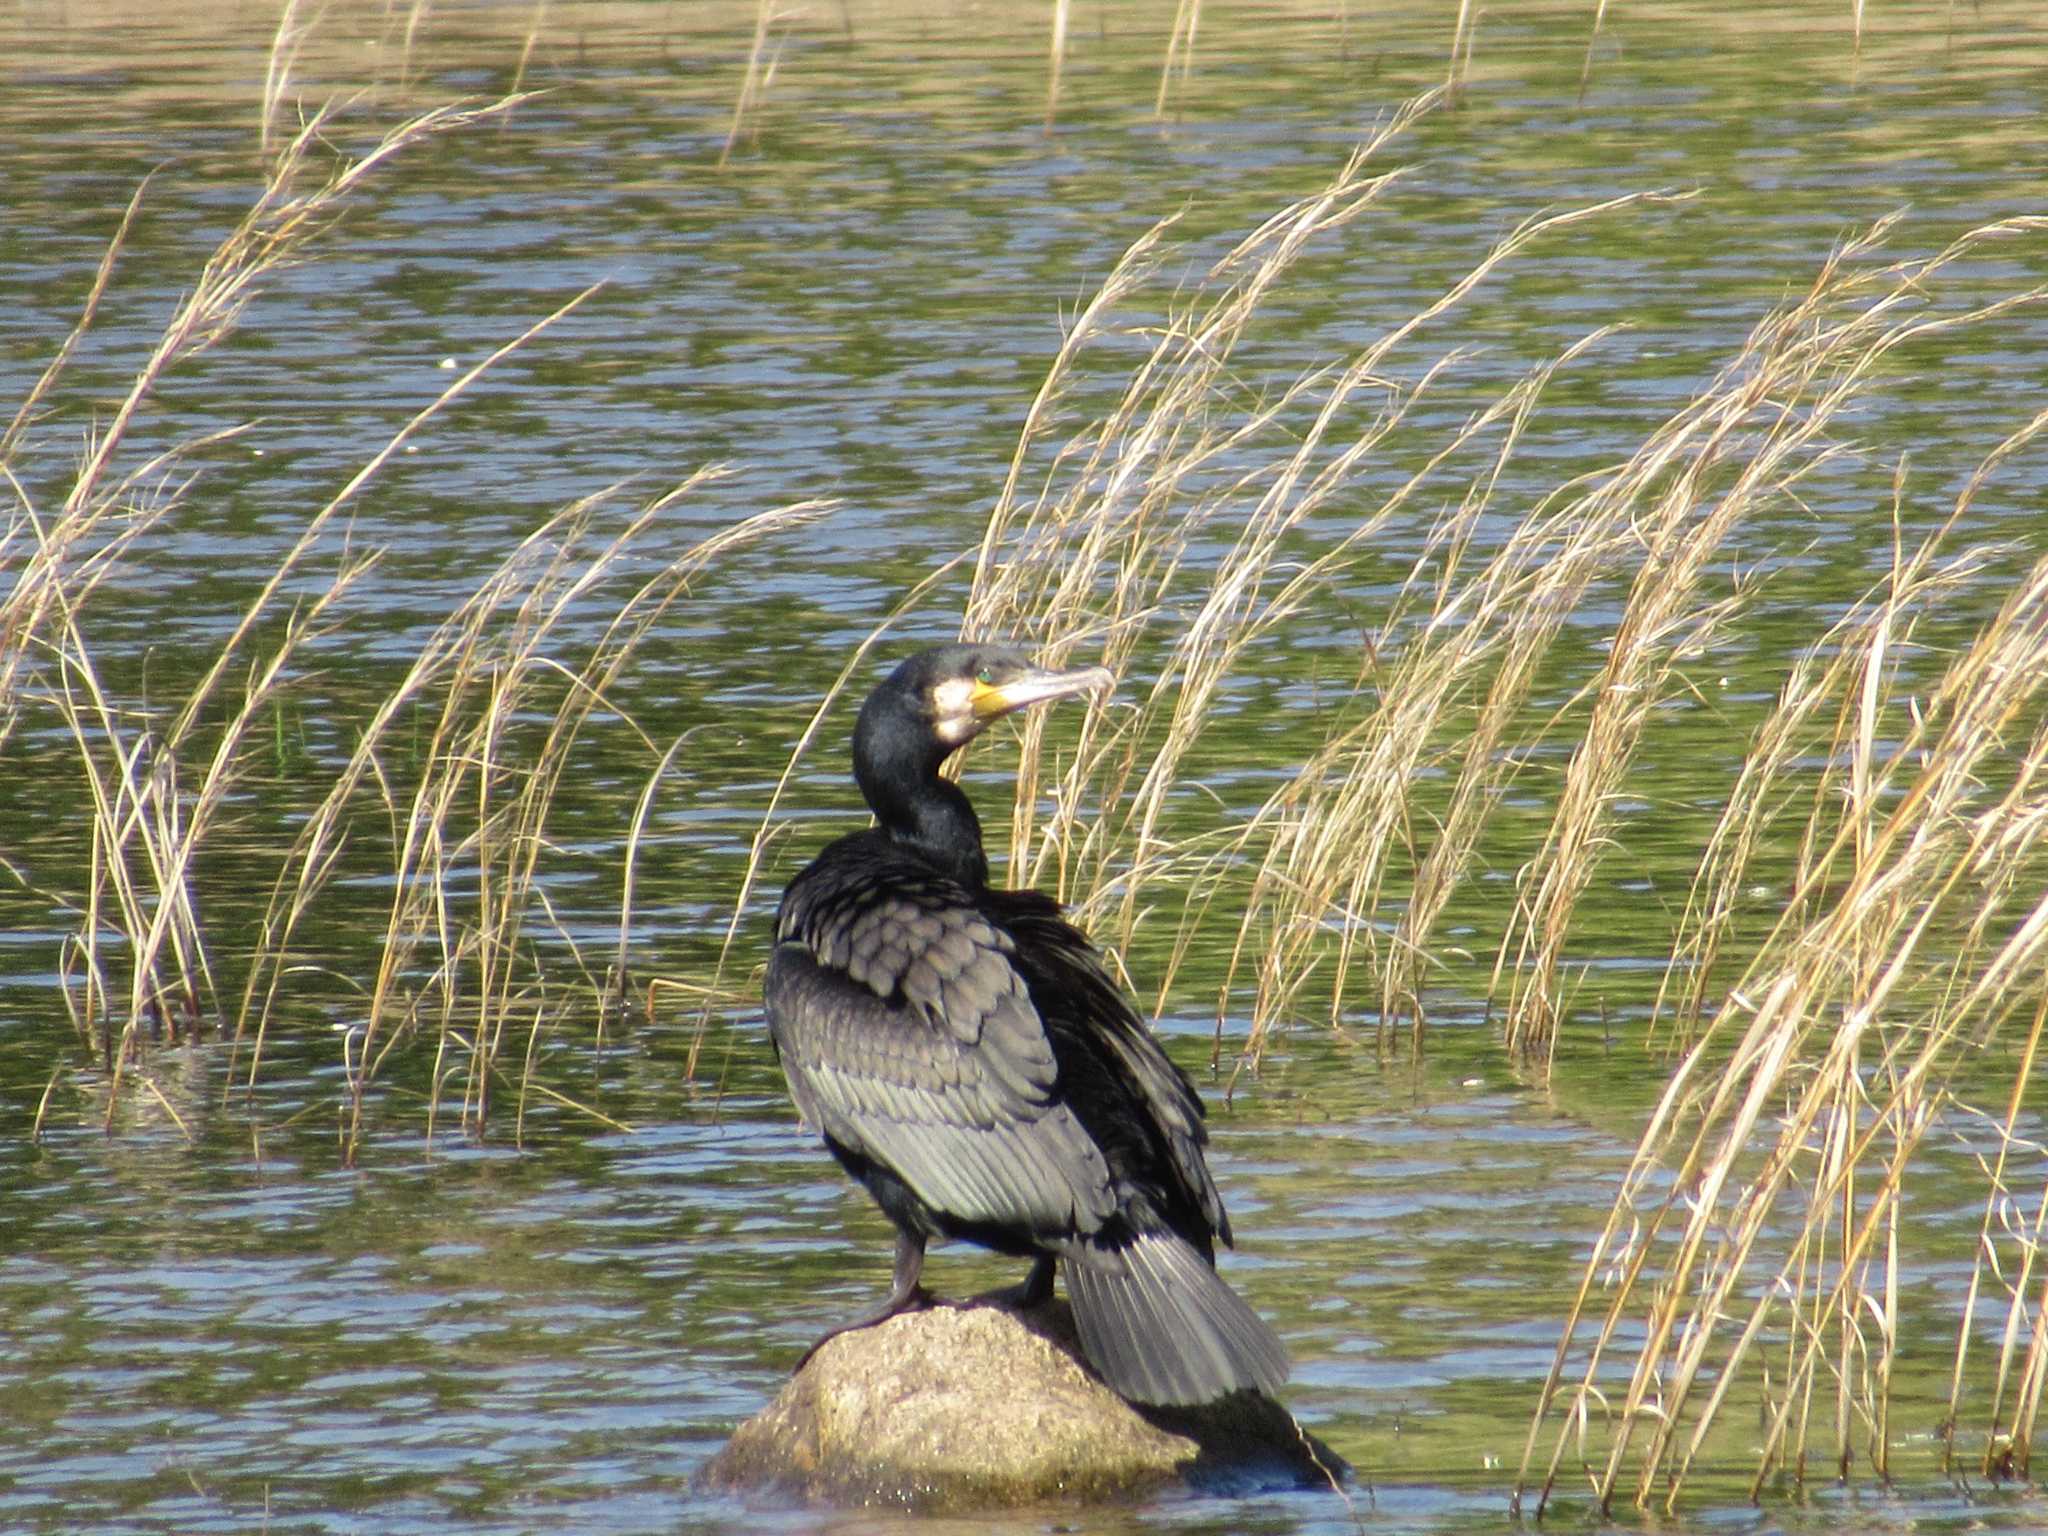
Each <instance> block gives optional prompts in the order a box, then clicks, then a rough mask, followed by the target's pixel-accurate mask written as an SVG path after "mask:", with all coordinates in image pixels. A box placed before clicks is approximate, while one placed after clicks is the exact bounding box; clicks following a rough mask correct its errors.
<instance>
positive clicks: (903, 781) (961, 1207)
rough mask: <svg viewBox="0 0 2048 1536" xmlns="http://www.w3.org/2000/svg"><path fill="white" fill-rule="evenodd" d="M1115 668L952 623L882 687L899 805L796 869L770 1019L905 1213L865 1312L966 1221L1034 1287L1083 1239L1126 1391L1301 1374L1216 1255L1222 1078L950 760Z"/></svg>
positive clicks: (1221, 1387) (1097, 1317) (1105, 1348)
mask: <svg viewBox="0 0 2048 1536" xmlns="http://www.w3.org/2000/svg"><path fill="white" fill-rule="evenodd" d="M1110 682H1111V678H1110V674H1109V673H1108V672H1107V671H1105V670H1104V669H1102V668H1100V667H1091V668H1088V669H1085V670H1082V671H1073V672H1052V671H1045V670H1041V669H1039V668H1037V667H1034V666H1033V665H1032V664H1031V663H1030V661H1029V660H1028V659H1027V658H1025V657H1024V656H1022V655H1020V654H1018V653H1016V652H1014V651H1009V650H1005V649H1002V648H999V647H995V646H974V645H950V646H942V647H940V648H938V649H936V650H930V651H925V652H922V653H920V654H919V655H916V656H913V657H911V658H910V659H909V660H908V661H906V662H904V663H903V664H902V665H901V666H900V667H898V668H897V669H896V670H895V672H894V673H892V674H891V675H890V676H889V678H888V680H887V681H886V682H884V683H883V684H882V685H881V686H880V687H878V688H877V689H876V690H875V691H874V693H873V694H871V695H870V696H869V698H868V700H867V702H866V704H865V705H863V706H862V708H861V712H860V722H859V724H858V725H857V726H856V728H855V730H854V739H853V760H854V777H855V778H856V779H857V780H858V781H859V784H860V788H861V792H862V794H863V795H864V796H865V797H866V799H867V802H868V805H869V806H870V808H872V809H873V811H874V813H875V817H876V821H877V823H878V824H877V825H876V826H875V827H873V828H872V829H870V830H868V831H865V832H855V833H853V834H851V835H850V836H846V837H842V838H840V839H838V840H837V841H836V842H834V843H832V844H830V845H829V846H827V847H826V848H825V850H824V851H823V852H822V853H820V854H819V855H818V857H817V858H816V859H815V860H814V861H813V862H812V863H811V864H810V866H809V867H808V868H806V869H805V870H803V871H802V873H800V874H799V875H798V876H797V877H796V878H795V879H794V880H792V881H791V882H790V885H789V889H788V891H787V892H785V893H784V895H783V898H782V907H781V910H780V911H779V912H778V913H777V915H776V921H775V950H774V953H773V955H772V956H771V957H770V958H769V962H768V978H767V984H766V989H765V991H766V1002H767V1009H768V1025H769V1029H770V1032H771V1033H772V1034H773V1036H774V1040H775V1045H776V1049H777V1052H778V1054H779V1055H780V1057H781V1061H782V1068H783V1072H784V1073H785V1075H786V1076H787V1077H788V1080H789V1090H790V1096H791V1097H792V1098H793V1099H795V1101H796V1105H797V1108H798V1109H799V1110H800V1111H801V1112H802V1113H803V1115H804V1118H805V1119H807V1120H808V1121H810V1123H811V1124H812V1125H814V1126H816V1127H817V1129H818V1130H819V1131H820V1132H821V1133H822V1135H823V1136H824V1139H825V1145H826V1146H827V1147H828V1148H829V1149H830V1150H831V1152H832V1155H833V1156H834V1157H836V1158H837V1159H838V1160H839V1162H840V1164H841V1165H842V1166H843V1167H844V1168H845V1169H846V1171H847V1172H848V1173H850V1174H851V1175H852V1176H853V1177H854V1178H855V1179H857V1180H858V1181H859V1182H860V1183H861V1184H862V1185H863V1186H865V1187H866V1189H867V1190H868V1192H869V1193H870V1194H871V1195H873V1196H874V1198H875V1201H876V1203H877V1204H879V1205H880V1206H881V1208H882V1210H883V1211H884V1212H885V1213H886V1214H887V1215H888V1217H889V1219H890V1220H891V1221H892V1222H893V1223H895V1226H896V1230H897V1241H896V1272H895V1286H894V1288H893V1289H892V1291H891V1292H890V1295H889V1298H888V1300H887V1301H886V1302H885V1303H884V1304H883V1305H882V1307H881V1308H880V1309H879V1310H878V1311H877V1312H876V1313H874V1314H873V1315H872V1316H869V1317H865V1318H862V1319H860V1320H859V1321H858V1322H856V1323H850V1324H848V1325H846V1326H847V1327H859V1326H862V1325H863V1324H866V1323H870V1322H879V1321H880V1320H881V1319H882V1318H885V1317H888V1316H891V1315H893V1314H894V1313H896V1312H899V1311H902V1310H903V1309H904V1308H906V1307H908V1306H911V1305H913V1304H915V1303H916V1302H918V1301H919V1300H921V1299H922V1292H921V1291H920V1290H919V1289H918V1284H917V1281H918V1275H919V1273H920V1271H921V1269H922V1266H923V1261H924V1249H925V1243H926V1241H927V1240H928V1239H930V1238H932V1237H953V1238H964V1239H966V1240H967V1241H969V1242H974V1243H979V1244H982V1245H983V1246H985V1247H988V1248H993V1249H995V1250H996V1251H997V1252H999V1253H1006V1254H1012V1255H1016V1256H1018V1257H1027V1258H1030V1259H1032V1260H1033V1261H1034V1262H1033V1266H1032V1270H1031V1277H1030V1279H1029V1280H1027V1281H1026V1282H1025V1284H1024V1286H1023V1288H1022V1290H1021V1292H1020V1299H1021V1300H1024V1301H1026V1302H1032V1301H1038V1300H1042V1299H1044V1298H1045V1297H1046V1296H1047V1295H1049V1294H1050V1292H1051V1288H1052V1277H1053V1264H1054V1261H1055V1260H1058V1261H1059V1265H1060V1268H1061V1269H1062V1270H1063V1271H1064V1272H1065V1275H1066V1286H1067V1294H1068V1297H1069V1299H1070V1300H1071V1301H1072V1302H1073V1307H1074V1321H1075V1326H1076V1328H1077V1330H1078V1332H1079V1334H1080V1337H1081V1346H1082V1348H1083V1350H1084V1351H1085V1352H1086V1353H1087V1356H1088V1359H1089V1361H1090V1363H1091V1364H1093V1365H1094V1367H1095V1369H1096V1370H1097V1371H1098V1372H1099V1373H1100V1374H1101V1375H1102V1377H1103V1379H1104V1380H1105V1381H1107V1382H1108V1383H1109V1384H1110V1386H1112V1387H1113V1388H1115V1389H1116V1390H1117V1391H1118V1392H1120V1393H1122V1394H1123V1395H1124V1396H1125V1397H1128V1398H1131V1399H1133V1400H1135V1401H1138V1402H1145V1403H1157V1404H1190V1403H1199V1402H1206V1401H1208V1400H1209V1399H1211V1398H1215V1397H1220V1396H1222V1395H1223V1394H1225V1393H1227V1392H1231V1391H1234V1390H1236V1389H1239V1388H1244V1387H1257V1388H1266V1389H1271V1388H1275V1387H1278V1386H1279V1385H1280V1384H1281V1383H1282V1382H1283V1381H1285V1380H1286V1377H1287V1356H1286V1352H1285V1351H1284V1350H1283V1349H1282V1347H1281V1345H1280V1341H1279V1340H1278V1339H1277V1338H1276V1337H1274V1335H1273V1332H1272V1330H1271V1329H1269V1328H1268V1327H1267V1326H1266V1325H1265V1324H1264V1323H1263V1322H1261V1321H1260V1320H1259V1318H1258V1316H1257V1314H1255V1313H1254V1312H1253V1311H1252V1310H1251V1308H1249V1307H1248V1306H1246V1305H1245V1304H1244V1302H1243V1301H1242V1300H1241V1299H1239V1297H1238V1296H1237V1295H1236V1293H1235V1292H1233V1291H1232V1290H1231V1289H1230V1288H1229V1287H1228V1286H1227V1285H1225V1284H1224V1283H1223V1281H1222V1280H1221V1279H1220V1278H1219V1277H1218V1276H1217V1274H1216V1271H1215V1248H1214V1243H1215V1240H1216V1239H1217V1238H1221V1239H1222V1240H1223V1241H1224V1242H1225V1243H1228V1242H1229V1241H1230V1222H1229V1219H1228V1218H1227V1217H1226V1216H1225V1215H1224V1213H1223V1202H1222V1201H1221V1199H1219V1198H1218V1196H1217V1193H1216V1185H1215V1181H1214V1180H1212V1179H1211V1178H1210V1177H1209V1170H1208V1166H1207V1165H1206V1163H1205V1162H1204V1161H1203V1157H1202V1148H1203V1146H1204V1145H1205V1144H1206V1142H1207V1140H1208V1134H1207V1131H1206V1130H1205V1128H1204V1126H1203V1123H1202V1104H1201V1101H1200V1099H1199V1098H1197V1097H1196V1095H1195V1091H1194V1089H1193V1087H1192V1086H1191V1085H1190V1084H1189V1082H1188V1080H1187V1078H1186V1077H1185V1076H1184V1075H1183V1074H1182V1073H1181V1071H1180V1069H1179V1068H1177V1067H1176V1066H1174V1064H1173V1063H1172V1061H1170V1060H1169V1059H1168V1058H1167V1055H1166V1053H1165V1052H1164V1051H1163V1050H1162V1049H1161V1048H1160V1046H1159V1042H1158V1041H1157V1040H1156V1039H1155V1038H1154V1037H1153V1035H1152V1033H1151V1031H1150V1030H1148V1029H1147V1028H1146V1027H1145V1024H1144V1022H1143V1021H1142V1020H1141V1019H1140V1018H1139V1017H1138V1015H1137V1013H1136V1011H1135V1010H1134V1009H1133V1008H1132V1006H1131V1004H1130V1002H1129V1001H1128V1000H1127V999H1126V998H1125V996H1124V995H1123V992H1122V990H1121V989H1120V988H1119V987H1118V986H1117V984H1116V982H1115V981H1114V980H1113V979H1112V978H1111V976H1110V974H1109V972H1108V970H1107V969H1106V968H1105V967H1104V965H1103V962H1102V959H1101V957H1100V956H1099V955H1098V954H1097V953H1096V952H1095V950H1094V948H1093V946H1091V945H1090V944H1089V942H1088V940H1087V937H1086V936H1085V935H1084V934H1082V933H1081V932H1080V930H1079V929H1077V928H1075V927H1073V926H1072V925H1071V924H1069V923H1068V922H1066V921H1065V919H1064V918H1062V917H1061V915H1060V908H1059V904H1058V903H1057V902H1055V901H1054V900H1053V899H1052V898H1051V897H1048V896H1044V895H1041V894H1039V893H1038V892H1036V891H1008V890H994V889H991V888H990V886H989V884H988V861H987V859H986V857H985V856H984V855H983V853H982V846H981V824H980V822H979V821H978V820H977V819H976V818H975V814H974V808H973V806H972V805H971V804H969V802H968V799H967V796H966V794H965V793H964V792H963V791H962V790H961V789H960V788H959V786H957V785H955V784H951V783H948V782H946V781H945V780H943V779H941V778H940V777H939V765H940V764H941V763H943V762H944V761H945V759H946V758H947V757H948V756H950V755H951V754H952V753H953V752H954V751H956V750H957V749H958V748H959V747H961V746H962V745H964V744H965V743H966V742H967V741H968V740H970V739H971V738H972V737H973V736H974V735H975V734H976V733H977V732H979V731H980V730H981V729H982V728H983V727H984V726H986V725H987V724H988V723H989V722H990V721H992V720H995V719H997V718H999V717H1000V716H1002V715H1005V714H1009V713H1010V712H1012V711H1013V710H1017V709H1021V708H1024V707H1025V706H1026V705H1029V704H1035V703H1039V702H1042V701H1044V700H1048V699H1056V698H1061V697H1065V696H1067V695H1070V694H1075V693H1081V692H1084V691H1089V690H1093V689H1097V688H1106V687H1107V686H1109V684H1110ZM840 1331H843V1330H834V1332H840ZM826 1337H828V1338H829V1337H831V1335H830V1334H828V1335H826ZM820 1342H823V1341H822V1340H821V1341H820ZM813 1347H814V1348H815V1346H813Z"/></svg>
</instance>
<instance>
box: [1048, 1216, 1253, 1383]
mask: <svg viewBox="0 0 2048 1536" xmlns="http://www.w3.org/2000/svg"><path fill="white" fill-rule="evenodd" d="M1061 1267H1062V1268H1063V1269H1064V1270H1065V1271H1066V1277H1067V1296H1068V1298H1069V1299H1070V1300H1071V1301H1072V1302H1073V1304H1074V1326H1075V1328H1076V1329H1077V1330H1078V1331H1079V1333H1080V1335H1081V1348H1082V1351H1083V1352H1084V1353H1085V1354H1086V1355H1087V1356H1088V1362H1089V1364H1091V1365H1093V1366H1094V1367H1095V1369H1096V1370H1097V1371H1098V1372H1100V1373H1101V1376H1102V1379H1103V1380H1104V1381H1106V1382H1108V1383H1109V1385H1110V1386H1111V1387H1112V1388H1114V1389H1115V1390H1116V1391H1117V1392H1118V1393H1120V1394H1121V1395H1122V1396H1124V1397H1127V1398H1129V1399H1131V1400H1132V1401H1133V1402H1139V1403H1152V1404H1156V1405H1158V1406H1161V1407H1186V1406H1191V1405H1193V1404H1195V1403H1206V1402H1209V1401H1211V1400H1212V1399H1214V1398H1218V1397H1222V1396H1224V1395H1225V1394H1226V1393H1230V1392H1235V1391H1238V1390H1240V1389H1242V1388H1246V1387H1255V1388H1258V1389H1260V1390H1262V1391H1268V1392H1270V1391H1274V1390H1276V1389H1277V1388H1279V1387H1280V1386H1281V1385H1282V1384H1283V1383H1284V1382H1285V1381H1286V1380H1287V1370H1288V1366H1287V1351H1286V1349H1285V1348H1284V1347H1283V1346H1282V1345H1281V1343H1280V1340H1279V1338H1278V1337H1277V1336H1276V1335H1275V1334H1274V1332H1273V1330H1272V1329H1271V1328H1269V1327H1267V1326H1266V1324H1265V1323H1264V1321H1262V1320H1261V1319H1260V1317H1259V1315H1258V1314H1257V1313H1256V1312H1254V1311H1252V1309H1251V1308H1250V1307H1249V1306H1247V1305H1246V1304H1245V1302H1244V1299H1243V1298H1242V1297H1240V1296H1239V1295H1238V1294H1237V1292H1235V1291H1233V1290H1232V1289H1231V1288H1230V1287H1229V1286H1227V1285H1225V1284H1224V1283H1223V1279H1222V1277H1221V1276H1220V1275H1218V1274H1217V1273H1216V1271H1215V1270H1214V1269H1213V1268H1212V1267H1211V1266H1210V1264H1209V1262H1208V1261H1207V1260H1206V1259H1204V1258H1203V1257H1202V1256H1201V1254H1199V1253H1197V1252H1196V1251H1195V1250H1194V1249H1193V1248H1192V1247H1190V1246H1189V1245H1188V1244H1187V1243H1186V1242H1184V1241H1183V1240H1182V1239H1180V1238H1178V1237H1175V1236H1174V1235H1173V1234H1172V1233H1169V1232H1160V1233H1145V1234H1142V1235H1140V1236H1138V1237H1137V1238H1135V1239H1133V1240H1132V1241H1131V1242H1129V1243H1127V1244H1125V1245H1124V1246H1122V1247H1117V1248H1110V1247H1094V1246H1088V1247H1084V1248H1080V1249H1077V1250H1074V1251H1071V1252H1069V1253H1068V1254H1067V1255H1066V1261H1065V1263H1064V1264H1063V1265H1062V1266H1061Z"/></svg>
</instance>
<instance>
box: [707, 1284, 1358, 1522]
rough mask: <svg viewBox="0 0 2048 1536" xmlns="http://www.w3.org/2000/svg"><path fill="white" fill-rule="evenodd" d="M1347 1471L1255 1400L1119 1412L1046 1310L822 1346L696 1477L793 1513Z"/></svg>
mask: <svg viewBox="0 0 2048 1536" xmlns="http://www.w3.org/2000/svg"><path fill="white" fill-rule="evenodd" d="M1347 1470H1348V1469H1347V1468H1346V1467H1345V1465H1344V1463H1343V1461H1342V1460H1341V1459H1339V1458H1338V1457H1337V1456H1336V1455H1335V1454H1334V1453H1332V1452H1331V1451H1330V1450H1329V1448H1328V1447H1327V1446H1324V1445H1323V1444H1322V1443H1321V1442H1320V1441H1318V1440H1316V1439H1315V1438H1314V1437H1313V1436H1312V1435H1310V1434H1308V1433H1307V1431H1305V1430H1303V1429H1301V1428H1300V1427H1299V1426H1297V1425H1296V1424H1295V1422H1294V1420H1293V1419H1292V1417H1290V1416H1289V1414H1288V1412H1287V1410H1286V1409H1284V1408H1282V1407H1281V1406H1280V1405H1279V1404H1278V1403H1276V1402H1274V1401H1273V1400H1272V1399H1271V1398H1268V1397H1264V1396H1261V1395H1259V1394H1257V1393H1252V1392H1239V1393H1236V1394H1233V1395H1232V1396H1230V1397H1228V1398H1224V1399H1223V1400H1221V1401H1220V1402H1216V1403H1210V1404H1206V1405H1204V1406H1202V1407H1200V1408H1193V1409H1185V1408H1183V1409H1173V1410H1162V1409H1151V1408H1138V1407H1133V1406H1132V1405H1131V1404H1129V1403H1127V1402H1125V1401H1124V1400H1123V1399H1122V1398H1120V1397H1118V1396H1117V1395H1116V1394H1115V1393H1114V1392H1111V1391H1110V1390H1109V1389H1108V1388H1107V1387H1105V1386H1104V1385H1102V1383H1101V1382H1100V1381H1098V1380H1096V1378H1095V1377H1094V1376H1092V1375H1091V1374H1089V1372H1088V1370H1087V1369H1086V1368H1085V1367H1084V1366H1083V1365H1082V1364H1081V1363H1080V1358H1079V1353H1078V1345H1077V1344H1076V1343H1075V1340H1074V1336H1073V1325H1072V1321H1071V1317H1070V1315H1069V1313H1068V1312H1067V1309H1066V1306H1065V1304H1064V1303H1058V1302H1055V1303H1053V1304H1052V1305H1050V1306H1047V1307H1042V1308H1038V1309H1036V1310H1034V1311H1032V1312H1030V1313H1019V1312H1016V1311H1013V1310H1011V1309H1009V1308H1007V1307H1005V1306H1002V1305H999V1304H996V1303H992V1302H971V1303H967V1304H964V1305H958V1306H951V1305H942V1306H935V1307H931V1308H928V1309H926V1310H924V1311H921V1312H912V1313H905V1314H903V1315H901V1316H898V1317H893V1318H891V1319H889V1321H887V1322H885V1323H880V1324H877V1325H876V1326H874V1327H872V1328H863V1329H858V1330H855V1331H853V1332H850V1333H843V1334H840V1335H839V1336H838V1337H837V1338H834V1339H832V1340H830V1341H829V1342H828V1343H826V1344H825V1345H824V1346H823V1347H822V1348H821V1349H819V1350H818V1352H817V1353H816V1354H814V1355H813V1356H812V1357H811V1358H810V1360H809V1361H808V1362H806V1363H805V1365H804V1367H803V1369H802V1370H800V1371H798V1372H797V1374H796V1375H795V1376H793V1377H791V1378H790V1380H789V1381H788V1383H787V1384H785V1385H784V1387H783V1389H782V1391H781V1392H780V1393H779V1394H778V1395H777V1396H776V1398H775V1401H774V1402H772V1403H770V1404H769V1405H768V1406H767V1407H766V1408H765V1409H763V1410H762V1411H761V1412H760V1413H758V1414H756V1415H755V1416H754V1417H753V1418H751V1419H749V1420H748V1421H747V1422H746V1423H744V1424H742V1425H741V1426H740V1427H739V1429H738V1430H737V1431H736V1432H735V1433H734V1434H733V1437H732V1439H731V1441H730V1442H728V1443H727V1445H726V1447H725V1448H724V1449H723V1450H722V1451H720V1452H719V1453H718V1454H717V1455H716V1456H714V1457H713V1458H712V1459H711V1461H710V1462H708V1463H707V1464H706V1465H705V1467H704V1469H703V1470H702V1472H701V1473H699V1475H698V1480H699V1482H700V1483H701V1484H702V1485H704V1486H708V1487H714V1488H723V1489H729V1490H735V1491H751V1492H757V1493H769V1494H773V1495H776V1496H779V1497H782V1498H787V1499H795V1500H799V1501H802V1502H805V1503H814V1504H833V1505H840V1506H847V1505H870V1506H872V1505H887V1506H892V1507H895V1508H904V1509H915V1510H919V1511H924V1512H957V1511H962V1510H974V1509H999V1508H1013V1507H1017V1506H1021V1505H1027V1504H1039V1503H1044V1502H1047V1501H1055V1502H1090V1501H1105V1500H1130V1499H1134V1498H1139V1497H1142V1496H1144V1495H1146V1494H1149V1493H1154V1492H1158V1491H1161V1490H1163V1489H1167V1488H1171V1487H1174V1486H1183V1487H1185V1486H1192V1487H1195V1488H1201V1489H1219V1490H1227V1491H1230V1492H1247V1491H1250V1490H1252V1489H1254V1488H1267V1487H1274V1486H1283V1487H1294V1486H1299V1487H1310V1488H1330V1487H1333V1486H1334V1485H1335V1481H1336V1479H1338V1478H1340V1477H1342V1476H1343V1474H1344V1473H1345V1472H1346V1471H1347Z"/></svg>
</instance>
